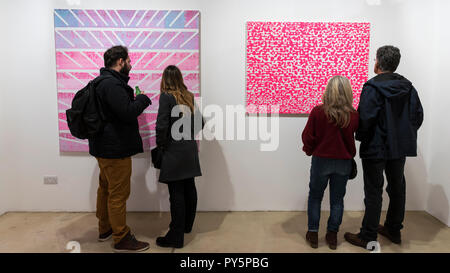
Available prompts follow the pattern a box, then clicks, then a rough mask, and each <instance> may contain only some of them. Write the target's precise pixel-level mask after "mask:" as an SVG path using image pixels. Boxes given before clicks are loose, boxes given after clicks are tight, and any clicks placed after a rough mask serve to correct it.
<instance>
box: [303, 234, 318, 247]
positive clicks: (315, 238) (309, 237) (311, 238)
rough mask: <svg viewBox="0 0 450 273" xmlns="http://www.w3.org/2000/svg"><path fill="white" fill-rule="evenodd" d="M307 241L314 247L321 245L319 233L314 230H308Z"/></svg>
mask: <svg viewBox="0 0 450 273" xmlns="http://www.w3.org/2000/svg"><path fill="white" fill-rule="evenodd" d="M306 241H308V242H309V245H310V246H311V247H312V248H318V247H319V233H318V232H313V231H308V232H307V233H306Z"/></svg>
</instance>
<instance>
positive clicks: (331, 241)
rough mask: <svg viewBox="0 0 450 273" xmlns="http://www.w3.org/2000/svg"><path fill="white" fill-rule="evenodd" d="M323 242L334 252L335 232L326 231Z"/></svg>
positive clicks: (335, 243) (335, 245)
mask: <svg viewBox="0 0 450 273" xmlns="http://www.w3.org/2000/svg"><path fill="white" fill-rule="evenodd" d="M325 240H326V241H327V244H328V247H329V248H330V249H332V250H335V249H336V248H337V232H334V231H328V232H327V235H326V236H325Z"/></svg>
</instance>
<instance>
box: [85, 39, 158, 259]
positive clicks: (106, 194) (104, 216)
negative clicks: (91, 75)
mask: <svg viewBox="0 0 450 273" xmlns="http://www.w3.org/2000/svg"><path fill="white" fill-rule="evenodd" d="M104 62H105V67H104V68H102V69H100V78H101V79H102V80H101V81H100V82H99V84H98V85H97V88H96V92H97V95H98V97H99V101H100V103H101V104H102V109H103V113H104V115H105V118H106V122H105V124H104V129H103V131H102V132H101V133H100V134H98V135H97V136H95V137H94V138H90V139H89V153H90V154H91V155H92V156H95V157H96V158H97V161H98V165H99V167H100V179H99V180H100V181H99V188H98V191H97V218H98V219H99V234H100V235H99V241H106V240H108V239H109V238H111V237H113V239H114V243H115V244H114V250H115V251H117V252H129V251H144V250H147V249H148V248H149V244H148V243H144V242H139V241H137V240H136V239H135V237H134V236H133V235H132V234H131V231H130V228H129V227H128V226H127V224H126V202H127V199H128V197H129V195H130V178H131V156H133V155H135V154H137V153H142V152H143V148H142V138H141V136H140V134H139V125H138V120H137V117H138V116H139V115H140V114H141V113H142V112H143V111H144V109H145V108H147V107H148V106H149V105H150V103H151V101H150V99H149V98H148V97H147V96H146V95H143V94H141V95H137V96H136V98H135V97H134V94H133V88H131V87H130V86H129V85H128V81H129V79H130V78H129V77H128V75H129V72H130V70H131V65H130V57H129V56H128V49H127V48H126V47H123V46H114V47H112V48H110V49H108V50H107V51H106V52H105V54H104Z"/></svg>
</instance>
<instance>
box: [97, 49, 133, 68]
mask: <svg viewBox="0 0 450 273" xmlns="http://www.w3.org/2000/svg"><path fill="white" fill-rule="evenodd" d="M121 58H122V59H123V60H124V61H126V60H127V58H128V48H126V47H124V46H120V45H119V46H113V47H111V48H110V49H108V50H106V52H105V54H103V60H104V62H105V67H106V68H111V67H113V66H114V65H115V64H116V62H117V61H118V60H119V59H121Z"/></svg>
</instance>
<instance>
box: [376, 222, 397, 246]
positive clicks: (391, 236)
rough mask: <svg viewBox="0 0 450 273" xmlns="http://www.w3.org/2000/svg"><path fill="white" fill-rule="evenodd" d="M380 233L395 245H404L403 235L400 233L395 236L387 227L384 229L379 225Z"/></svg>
mask: <svg viewBox="0 0 450 273" xmlns="http://www.w3.org/2000/svg"><path fill="white" fill-rule="evenodd" d="M377 231H378V233H379V234H381V235H383V236H384V237H386V238H388V239H389V240H390V241H391V242H393V243H394V244H397V245H399V244H401V243H402V235H401V233H400V232H399V233H398V234H393V233H392V232H390V231H389V230H388V229H387V228H386V227H384V226H383V225H379V226H378V230H377Z"/></svg>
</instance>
